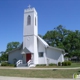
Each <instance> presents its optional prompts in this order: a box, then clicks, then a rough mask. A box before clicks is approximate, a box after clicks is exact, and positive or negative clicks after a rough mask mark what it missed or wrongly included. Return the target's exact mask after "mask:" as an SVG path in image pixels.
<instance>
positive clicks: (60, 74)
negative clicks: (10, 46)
mask: <svg viewBox="0 0 80 80" xmlns="http://www.w3.org/2000/svg"><path fill="white" fill-rule="evenodd" d="M73 73H80V69H76V70H18V69H0V76H13V77H32V78H72V76H73Z"/></svg>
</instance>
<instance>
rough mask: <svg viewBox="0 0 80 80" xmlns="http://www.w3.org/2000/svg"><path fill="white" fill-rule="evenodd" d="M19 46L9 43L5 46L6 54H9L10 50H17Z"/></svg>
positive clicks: (18, 44)
mask: <svg viewBox="0 0 80 80" xmlns="http://www.w3.org/2000/svg"><path fill="white" fill-rule="evenodd" d="M19 46H20V43H19V42H9V43H8V44H7V49H6V52H9V51H11V50H14V49H17V48H18V47H19Z"/></svg>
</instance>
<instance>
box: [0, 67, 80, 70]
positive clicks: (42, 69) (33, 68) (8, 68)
mask: <svg viewBox="0 0 80 80" xmlns="http://www.w3.org/2000/svg"><path fill="white" fill-rule="evenodd" d="M0 69H34V70H53V69H80V67H75V68H29V67H15V68H13V67H12V68H11V67H0Z"/></svg>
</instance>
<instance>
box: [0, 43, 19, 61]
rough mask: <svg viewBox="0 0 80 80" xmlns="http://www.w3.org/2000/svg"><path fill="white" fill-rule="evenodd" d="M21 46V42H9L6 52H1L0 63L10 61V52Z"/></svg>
mask: <svg viewBox="0 0 80 80" xmlns="http://www.w3.org/2000/svg"><path fill="white" fill-rule="evenodd" d="M19 46H20V43H19V42H9V43H8V44H7V48H6V50H5V51H1V52H0V54H1V56H0V61H8V52H10V51H12V50H14V49H17V48H18V47H19Z"/></svg>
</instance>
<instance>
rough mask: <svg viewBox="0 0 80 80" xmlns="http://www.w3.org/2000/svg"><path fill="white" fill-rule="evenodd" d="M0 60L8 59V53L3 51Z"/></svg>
mask: <svg viewBox="0 0 80 80" xmlns="http://www.w3.org/2000/svg"><path fill="white" fill-rule="evenodd" d="M0 60H1V61H7V60H8V54H6V53H5V52H4V53H3V54H2V55H1V57H0Z"/></svg>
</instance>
